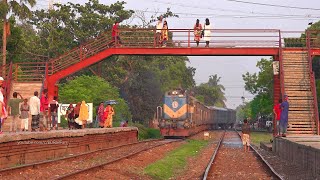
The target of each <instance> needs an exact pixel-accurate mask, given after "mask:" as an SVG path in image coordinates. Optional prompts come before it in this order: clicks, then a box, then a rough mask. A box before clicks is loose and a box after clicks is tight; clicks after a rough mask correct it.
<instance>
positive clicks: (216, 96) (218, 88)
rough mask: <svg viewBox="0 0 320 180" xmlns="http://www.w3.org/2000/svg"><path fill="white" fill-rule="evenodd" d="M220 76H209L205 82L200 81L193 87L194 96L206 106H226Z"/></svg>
mask: <svg viewBox="0 0 320 180" xmlns="http://www.w3.org/2000/svg"><path fill="white" fill-rule="evenodd" d="M220 79H221V77H218V75H217V74H215V75H211V76H209V80H208V82H207V83H202V84H200V85H199V86H196V87H195V88H194V92H195V95H196V98H197V99H198V100H199V101H201V102H203V103H204V104H205V105H208V106H217V107H226V105H225V102H224V101H226V98H225V96H224V90H225V88H224V86H223V85H222V84H220Z"/></svg>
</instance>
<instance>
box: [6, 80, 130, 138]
mask: <svg viewBox="0 0 320 180" xmlns="http://www.w3.org/2000/svg"><path fill="white" fill-rule="evenodd" d="M3 81H4V79H3V78H2V77H0V87H1V90H0V109H1V111H0V117H1V119H0V134H1V133H2V128H1V127H2V126H3V124H4V121H5V120H6V119H8V118H7V117H8V116H11V118H10V119H8V120H10V121H11V122H10V130H9V132H17V131H29V128H28V127H29V114H31V132H36V131H50V130H57V129H58V108H59V103H58V98H57V97H56V96H54V97H53V100H51V101H50V102H49V99H48V90H47V89H44V90H43V92H42V95H41V97H40V98H39V97H38V96H39V93H38V92H37V91H35V92H34V95H33V96H32V97H30V100H29V103H28V99H26V98H23V97H22V95H21V94H20V93H18V92H14V93H13V97H12V98H11V99H10V100H9V101H8V106H6V104H5V103H4V96H3V91H2V90H3V88H2V83H3ZM18 96H19V98H18ZM6 107H8V108H7V109H6ZM96 113H97V116H96V120H95V121H94V123H93V127H95V128H97V127H100V128H112V123H113V115H114V114H115V110H114V109H113V107H112V106H111V104H108V105H107V106H106V107H104V103H103V102H101V103H100V105H99V106H98V108H97V110H96ZM65 118H66V119H67V121H68V128H69V130H71V129H84V128H86V124H87V121H88V119H89V110H88V106H87V104H86V102H85V101H82V102H81V103H80V102H78V103H77V104H76V106H75V107H74V106H73V104H72V103H71V104H70V105H69V106H68V108H67V111H66V114H65ZM19 121H20V122H19ZM17 124H20V127H17ZM120 126H121V127H127V126H128V121H125V122H122V123H121V124H120Z"/></svg>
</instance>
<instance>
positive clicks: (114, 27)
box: [112, 21, 122, 45]
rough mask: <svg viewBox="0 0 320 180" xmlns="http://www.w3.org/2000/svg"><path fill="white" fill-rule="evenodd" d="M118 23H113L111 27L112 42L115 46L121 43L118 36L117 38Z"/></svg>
mask: <svg viewBox="0 0 320 180" xmlns="http://www.w3.org/2000/svg"><path fill="white" fill-rule="evenodd" d="M118 28H119V22H118V21H115V22H114V25H113V26H112V40H113V41H114V42H115V44H116V45H118V44H119V45H121V44H122V42H121V39H120V36H119V30H118Z"/></svg>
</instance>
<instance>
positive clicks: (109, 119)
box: [104, 104, 114, 128]
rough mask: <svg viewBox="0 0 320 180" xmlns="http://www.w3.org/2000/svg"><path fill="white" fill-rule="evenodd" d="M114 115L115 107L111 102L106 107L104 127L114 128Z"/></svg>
mask: <svg viewBox="0 0 320 180" xmlns="http://www.w3.org/2000/svg"><path fill="white" fill-rule="evenodd" d="M113 115H114V109H113V107H112V106H111V105H110V104H108V105H107V107H106V109H105V110H104V118H105V122H104V127H105V128H112V121H113V119H112V116H113Z"/></svg>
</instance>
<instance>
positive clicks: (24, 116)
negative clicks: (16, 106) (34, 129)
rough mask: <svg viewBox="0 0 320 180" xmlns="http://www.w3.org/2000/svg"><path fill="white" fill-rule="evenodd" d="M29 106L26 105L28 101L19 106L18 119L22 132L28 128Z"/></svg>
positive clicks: (25, 100)
mask: <svg viewBox="0 0 320 180" xmlns="http://www.w3.org/2000/svg"><path fill="white" fill-rule="evenodd" d="M29 110H30V107H29V104H28V99H24V100H23V103H22V104H21V106H20V111H21V115H20V119H21V129H22V131H28V126H29Z"/></svg>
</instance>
